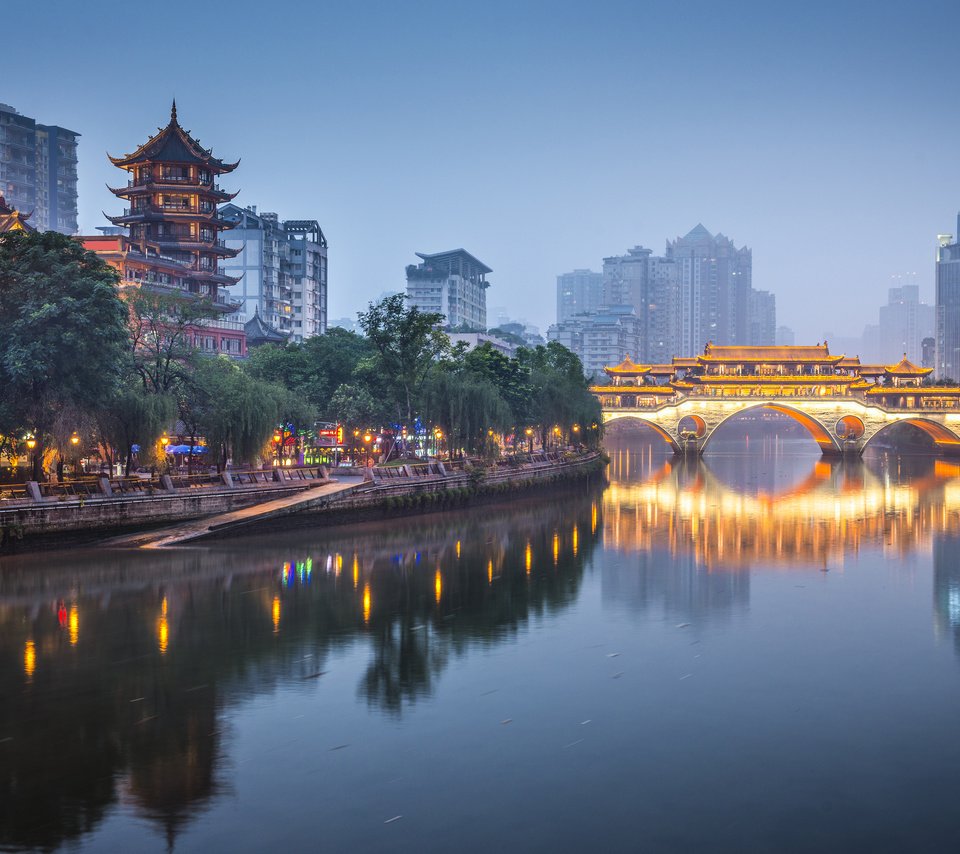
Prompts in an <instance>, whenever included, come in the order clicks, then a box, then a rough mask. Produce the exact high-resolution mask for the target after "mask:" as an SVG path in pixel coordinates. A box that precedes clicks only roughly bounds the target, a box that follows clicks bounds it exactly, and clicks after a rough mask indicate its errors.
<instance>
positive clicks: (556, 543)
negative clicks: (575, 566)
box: [553, 531, 560, 566]
mask: <svg viewBox="0 0 960 854" xmlns="http://www.w3.org/2000/svg"><path fill="white" fill-rule="evenodd" d="M558 563H560V534H559V532H558V531H554V532H553V565H554V566H556V565H557V564H558Z"/></svg>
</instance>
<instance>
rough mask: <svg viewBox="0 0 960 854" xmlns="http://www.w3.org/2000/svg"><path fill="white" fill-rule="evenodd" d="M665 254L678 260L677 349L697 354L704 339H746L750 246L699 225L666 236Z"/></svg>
mask: <svg viewBox="0 0 960 854" xmlns="http://www.w3.org/2000/svg"><path fill="white" fill-rule="evenodd" d="M666 257H667V258H668V259H669V260H671V261H674V262H675V263H676V265H677V302H678V306H677V310H676V317H677V318H678V321H679V329H678V330H677V342H676V345H677V350H678V351H679V352H681V353H699V352H701V351H702V350H703V347H704V345H705V344H706V343H707V342H708V341H709V342H712V343H714V344H747V343H749V340H750V325H751V324H750V291H751V289H752V286H753V285H752V279H753V253H752V252H751V250H750V249H748V248H747V247H745V246H744V247H742V248H740V249H738V248H737V247H736V246H735V245H734V243H733V241H732V240H730V239H729V238H728V237H724V236H723V235H722V234H717V235H716V236H714V235H712V234H711V233H710V232H709V231H707V229H706V228H704V227H703V225H700V224H698V225H697V226H696V228H694V229H693V230H692V231H690V232H689V233H688V234H687V235H686V236H685V237H678V238H677V239H676V240H673V241H667V251H666Z"/></svg>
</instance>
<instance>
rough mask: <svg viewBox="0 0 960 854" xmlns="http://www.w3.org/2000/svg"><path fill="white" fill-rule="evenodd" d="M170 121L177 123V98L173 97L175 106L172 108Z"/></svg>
mask: <svg viewBox="0 0 960 854" xmlns="http://www.w3.org/2000/svg"><path fill="white" fill-rule="evenodd" d="M170 121H171V122H172V123H173V124H177V99H176V98H174V99H173V106H172V107H171V108H170Z"/></svg>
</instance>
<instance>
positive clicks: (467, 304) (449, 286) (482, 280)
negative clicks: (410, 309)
mask: <svg viewBox="0 0 960 854" xmlns="http://www.w3.org/2000/svg"><path fill="white" fill-rule="evenodd" d="M416 254H417V257H418V258H420V259H422V260H421V263H420V264H410V265H409V266H408V267H407V298H408V299H409V302H410V305H412V306H416V307H417V308H419V309H420V310H421V311H427V312H436V313H438V314H442V315H443V316H444V318H446V320H445V321H444V325H445V326H446V327H447V328H448V329H465V330H470V331H474V332H477V331H485V330H486V328H487V288H488V287H490V283H489V282H488V281H487V274H488V273H492V272H493V270H491V269H490V268H489V267H488V266H487V265H486V264H484V263H483V262H482V261H479V260H478V259H476V258H474V257H473V255H471V254H470V253H469V252H467V251H466V250H465V249H451V250H450V251H448V252H436V253H434V254H433V255H427V254H424V253H422V252H417V253H416Z"/></svg>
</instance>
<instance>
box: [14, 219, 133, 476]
mask: <svg viewBox="0 0 960 854" xmlns="http://www.w3.org/2000/svg"><path fill="white" fill-rule="evenodd" d="M127 316H128V315H127V309H126V306H125V305H124V304H123V302H122V301H121V300H120V298H119V296H118V295H117V274H116V272H115V271H114V270H113V269H111V268H110V267H109V266H108V265H107V264H105V263H104V261H103V260H102V259H100V258H98V257H97V256H96V255H94V254H93V253H92V252H87V251H86V250H84V249H83V247H82V246H81V245H80V244H79V243H77V242H76V241H75V240H72V239H71V238H69V237H67V236H65V235H62V234H59V233H57V232H43V233H41V232H31V233H26V232H9V233H6V234H2V235H0V419H2V423H0V432H3V433H8V432H11V431H12V432H17V431H23V430H29V431H32V432H34V433H35V434H36V438H37V443H38V447H37V448H36V450H35V454H34V472H33V476H34V478H35V479H42V477H43V471H42V465H41V460H42V457H43V447H44V445H43V443H44V442H45V440H46V437H47V436H48V434H49V431H50V429H51V427H52V425H53V423H54V420H55V418H56V415H57V413H58V412H59V411H61V410H62V409H64V408H65V407H73V408H75V409H76V410H79V411H84V412H93V411H96V410H97V409H98V408H100V407H102V406H103V405H104V403H105V401H107V400H108V399H109V397H110V395H111V394H112V393H113V391H114V389H115V388H116V387H117V384H118V381H119V378H120V372H121V366H122V364H123V358H124V352H125V349H126V346H127V341H128V338H127Z"/></svg>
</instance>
